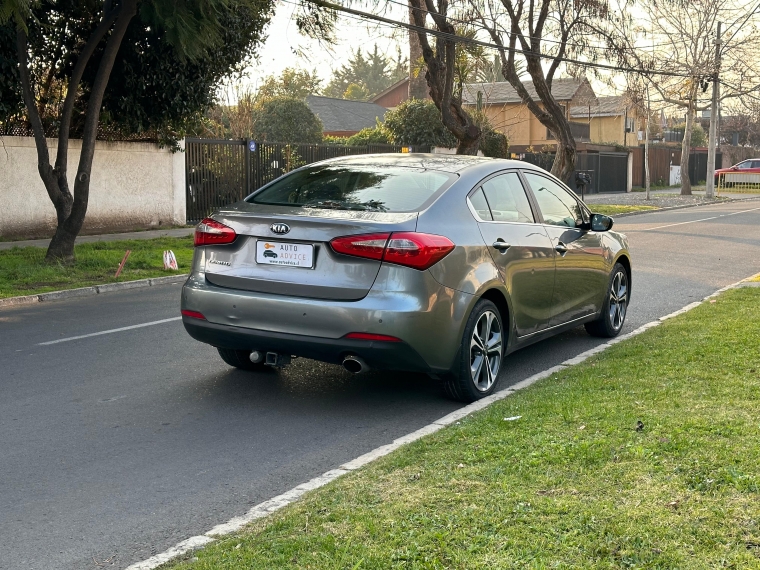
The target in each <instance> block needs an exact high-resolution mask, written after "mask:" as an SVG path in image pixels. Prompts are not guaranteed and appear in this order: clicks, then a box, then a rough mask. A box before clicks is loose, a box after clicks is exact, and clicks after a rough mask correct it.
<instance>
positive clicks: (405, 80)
mask: <svg viewBox="0 0 760 570" xmlns="http://www.w3.org/2000/svg"><path fill="white" fill-rule="evenodd" d="M408 84H409V78H408V77H404V78H403V79H399V80H398V81H396V83H394V84H393V85H391V86H390V87H388V88H387V89H383V90H382V91H380V93H378V94H377V95H375V96H374V97H372V98H371V99H370V101H371V102H372V103H374V102H375V101H377V100H378V99H380V97H382V96H383V95H387V94H388V93H390V92H391V91H393V90H394V89H398V88H399V87H401V86H402V85H408Z"/></svg>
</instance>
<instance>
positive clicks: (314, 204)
mask: <svg viewBox="0 0 760 570" xmlns="http://www.w3.org/2000/svg"><path fill="white" fill-rule="evenodd" d="M453 179H454V175H453V174H448V173H445V172H439V171H434V170H425V169H423V168H407V167H399V166H393V167H382V166H376V165H373V166H371V167H370V166H361V165H351V166H347V165H341V164H327V165H317V166H313V167H307V168H304V169H302V170H298V171H296V172H293V173H291V174H288V175H286V176H284V177H282V178H281V179H279V180H277V181H275V182H274V183H273V184H272V185H270V186H269V187H268V188H266V189H265V190H262V191H261V192H258V193H256V194H254V195H253V196H251V197H249V198H248V199H247V201H248V202H253V203H256V204H282V205H288V206H290V205H293V206H302V207H304V208H324V209H331V210H366V211H370V212H416V211H418V210H420V209H421V207H423V206H425V205H427V203H428V202H429V201H430V200H431V199H432V198H433V197H434V196H435V195H436V194H437V193H438V192H439V191H440V190H442V189H443V188H444V187H446V186H447V185H448V183H449V182H450V181H452V180H453Z"/></svg>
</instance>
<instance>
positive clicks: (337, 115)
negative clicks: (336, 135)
mask: <svg viewBox="0 0 760 570" xmlns="http://www.w3.org/2000/svg"><path fill="white" fill-rule="evenodd" d="M306 104H307V105H308V106H309V109H311V112H312V113H314V114H315V115H316V116H317V117H319V119H320V120H321V121H322V125H323V130H324V132H326V133H328V132H336V131H337V132H351V131H353V132H359V131H360V130H362V129H364V128H366V127H370V128H371V127H374V126H375V125H376V124H377V119H380V120H381V121H382V120H383V118H384V117H385V113H387V112H388V109H386V108H385V107H381V106H380V105H377V104H375V103H368V102H366V101H349V100H348V99H335V98H333V97H321V96H319V95H308V96H307V97H306Z"/></svg>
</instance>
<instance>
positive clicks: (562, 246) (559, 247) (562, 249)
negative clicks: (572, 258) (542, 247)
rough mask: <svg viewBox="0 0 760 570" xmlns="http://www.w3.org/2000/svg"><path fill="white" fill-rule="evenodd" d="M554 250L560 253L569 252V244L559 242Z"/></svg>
mask: <svg viewBox="0 0 760 570" xmlns="http://www.w3.org/2000/svg"><path fill="white" fill-rule="evenodd" d="M554 251H556V252H557V253H559V254H560V255H565V254H566V253H567V246H566V245H565V244H564V243H562V242H559V243H558V244H557V245H555V246H554Z"/></svg>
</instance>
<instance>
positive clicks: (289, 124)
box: [253, 97, 322, 143]
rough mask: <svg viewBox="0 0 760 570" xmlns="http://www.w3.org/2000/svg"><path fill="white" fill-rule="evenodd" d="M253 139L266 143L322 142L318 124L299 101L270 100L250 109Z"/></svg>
mask: <svg viewBox="0 0 760 570" xmlns="http://www.w3.org/2000/svg"><path fill="white" fill-rule="evenodd" d="M253 131H254V137H255V138H257V139H259V140H262V141H268V142H283V143H318V142H322V121H320V120H319V118H318V117H317V116H316V115H315V114H314V113H312V112H311V109H309V107H308V106H307V105H306V103H304V102H303V101H302V100H301V99H296V98H295V97H272V98H271V99H264V100H262V101H261V102H259V103H258V104H257V105H256V107H255V108H254V110H253Z"/></svg>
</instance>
